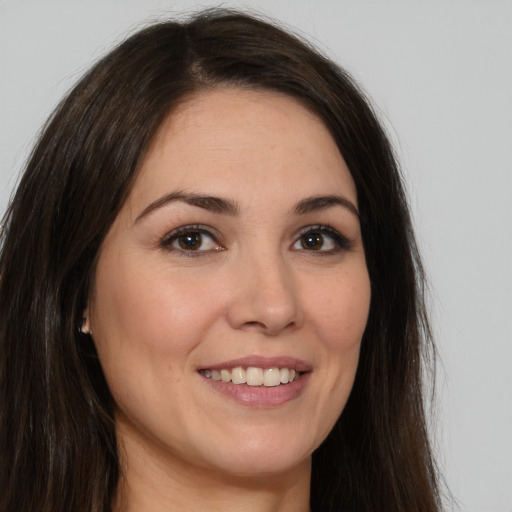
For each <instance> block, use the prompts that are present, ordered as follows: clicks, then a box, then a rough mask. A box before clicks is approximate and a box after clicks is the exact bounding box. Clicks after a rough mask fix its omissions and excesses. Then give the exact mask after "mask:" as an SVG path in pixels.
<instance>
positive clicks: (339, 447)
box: [0, 10, 441, 512]
mask: <svg viewBox="0 0 512 512" xmlns="http://www.w3.org/2000/svg"><path fill="white" fill-rule="evenodd" d="M223 86H235V87H240V88H251V89H258V88H263V89H267V90H274V91H280V92H282V93H285V94H288V95H290V96H293V97H295V98H297V99H298V100H299V101H301V102H302V103H303V104H304V105H305V106H306V107H307V108H309V109H311V110H313V111H314V112H315V113H316V114H317V115H318V116H320V118H321V119H323V121H324V122H325V124H326V126H327V127H328V128H329V129H330V131H331V134H332V136H333V138H334V139H335V141H336V143H337V144H338V147H339V149H340V152H341V153H342V155H343V157H344V159H345V161H346V163H347V165H348V167H349V169H350V171H351V173H352V176H353V179H354V181H355V183H356V187H357V192H358V204H359V208H360V218H361V229H362V235H363V242H364V246H365V252H366V258H367V266H368V270H369V274H370V280H371V286H372V299H371V306H370V316H369V320H368V325H367V327H366V331H365V334H364V338H363V342H362V347H361V356H360V363H359V367H358V371H357V376H356V381H355V384H354V388H353V391H352V394H351V396H350V399H349V401H348V403H347V405H346V407H345V410H344V411H343V413H342V415H341V417H340V418H339V420H338V422H337V423H336V425H335V427H334V429H333V430H332V432H331V433H330V435H329V436H328V438H327V439H326V440H325V442H324V443H323V444H322V445H321V446H320V447H319V448H318V449H317V450H316V452H315V453H314V454H313V473H312V488H311V506H312V509H313V510H315V511H321V512H326V511H333V512H334V511H336V512H339V511H341V510H344V511H348V512H350V511H353V512H356V511H357V512H364V511H367V512H370V511H371V512H374V511H376V510H378V511H379V512H406V511H407V512H413V511H414V512H434V511H438V510H440V509H441V505H440V497H439V493H438V477H437V472H436V467H435V464H434V461H433V458H432V455H431V449H430V445H429V440H428V435H427V429H426V425H425V414H424V396H423V391H422V370H424V369H425V366H424V363H425V362H428V358H426V357H425V356H426V355H428V354H432V349H433V346H432V343H431V337H430V331H429V327H428V322H427V317H426V313H425V306H424V300H423V272H422V267H421V262H420V259H419V256H418V253H417V249H416V244H415V242H414V236H413V232H412V229H411V222H410V218H409V213H408V207H407V201H406V198H405V195H404V190H403V185H402V181H401V178H400V173H399V170H398V168H397V164H396V160H395V158H394V155H393V152H392V149H391V146H390V143H389V141H388V139H387V137H386V135H385V133H384V131H383V129H382V128H381V126H380V124H379V122H378V120H377V117H376V116H375V114H374V112H373V110H372V108H371V106H370V104H369V102H368V101H367V100H366V99H365V97H364V95H363V94H362V93H361V91H359V90H358V88H357V87H356V86H355V84H354V82H353V81H352V80H351V79H350V77H349V76H348V75H347V74H346V73H345V72H344V71H343V70H342V69H340V68H339V67H338V66H336V65H335V64H333V63H332V62H331V61H330V60H328V59H327V58H325V57H323V56H322V55H321V54H319V53H318V52H317V51H316V50H314V49H313V48H312V47H311V46H310V45H309V44H308V43H306V42H304V41H302V40H300V39H299V38H298V37H295V36H292V35H290V34H288V33H287V32H284V31H283V30H281V29H279V28H277V27H276V26H275V25H274V24H272V23H268V22H266V21H262V20H261V19H257V18H254V17H250V16H247V15H244V14H240V13H236V12H233V11H225V10H214V11H212V10H209V11H205V12H202V13H200V14H198V15H196V16H194V17H193V18H191V19H190V20H188V21H186V22H173V21H168V22H163V23H158V24H155V25H153V26H150V27H148V28H146V29H144V30H142V31H140V32H138V33H136V34H135V35H133V36H132V37H130V38H129V39H127V40H126V41H125V42H123V43H122V44H121V45H119V46H118V47H117V48H115V49H114V50H113V51H112V52H111V53H110V54H108V55H107V56H106V57H104V58H103V59H102V60H101V61H100V62H99V63H98V64H96V65H95V66H94V67H93V68H92V69H91V70H90V71H89V72H88V73H87V74H86V75H85V76H84V77H83V78H82V79H81V80H80V81H79V82H78V84H77V85H76V86H75V87H74V88H73V90H72V91H71V92H70V94H69V95H68V96H67V97H66V98H65V99H64V100H63V101H62V103H61V104H60V105H59V106H58V108H57V109H56V111H55V113H54V114H53V116H52V117H51V119H50V120H49V121H48V123H47V125H46V127H45V129H44V131H43V132H42V135H41V136H40V139H39V141H38V143H37V145H36V147H35V149H34V150H33V153H32V155H31V157H30V159H29V161H28V164H27V166H26V169H25V172H24V174H23V176H22V178H21V181H20V183H19V186H18V188H17V191H16V193H15V195H14V197H13V199H12V201H11V203H10V206H9V208H8V210H7V213H6V214H5V217H4V226H5V229H4V232H3V234H2V248H1V259H0V275H1V279H0V449H1V454H2V455H1V463H0V511H1V512H13V511H21V510H22V511H24V512H36V511H37V512H69V511H71V510H72V511H74V512H100V511H101V512H107V511H109V510H110V504H111V502H112V498H113V496H114V494H115V491H116V486H117V483H118V479H119V473H120V469H119V460H118V453H117V445H116V436H115V423H114V418H113V400H112V397H111V394H110V392H109V390H108V386H107V383H106V382H105V378H104V376H103V372H102V370H101V366H100V364H99V362H98V358H97V355H96V351H95V348H94V344H93V342H92V340H91V338H90V337H89V336H87V335H84V334H81V333H80V332H79V330H78V326H79V325H80V321H81V319H80V316H81V312H82V311H83V308H84V306H85V304H86V300H87V297H88V293H89V290H90V286H91V283H92V281H93V278H94V270H95V265H94V263H95V258H96V256H97V254H98V250H99V248H100V246H101V243H102V241H103V239H104V237H105V234H106V233H107V231H108V229H109V227H110V225H111V224H112V222H113V220H114V219H115V217H116V215H117V213H118V211H119V209H120V208H121V206H122V204H123V201H124V199H125V198H126V196H127V194H128V192H129V190H130V187H131V184H132V183H133V181H134V178H135V176H136V174H137V171H138V169H139V166H140V163H141V160H142V158H143V157H144V154H145V152H146V150H147V148H148V146H149V144H150V143H151V141H152V138H153V136H154V134H155V132H156V130H157V129H158V127H159V126H160V125H161V123H162V121H163V120H164V119H165V118H166V116H168V115H169V114H171V115H172V110H173V109H174V108H175V107H176V106H177V105H178V104H179V103H180V102H182V101H183V100H184V99H185V97H186V96H188V95H190V94H193V93H195V92H197V91H200V90H202V89H205V88H212V87H223Z"/></svg>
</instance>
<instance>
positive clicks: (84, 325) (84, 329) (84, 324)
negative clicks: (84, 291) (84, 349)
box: [78, 317, 92, 336]
mask: <svg viewBox="0 0 512 512" xmlns="http://www.w3.org/2000/svg"><path fill="white" fill-rule="evenodd" d="M78 332H81V333H82V334H89V335H91V336H92V329H91V328H90V327H89V323H88V321H87V318H85V317H83V318H82V320H81V321H80V326H79V327H78Z"/></svg>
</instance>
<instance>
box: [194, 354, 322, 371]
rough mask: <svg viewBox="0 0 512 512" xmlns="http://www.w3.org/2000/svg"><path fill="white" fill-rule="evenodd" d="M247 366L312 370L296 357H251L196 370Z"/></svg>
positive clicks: (307, 364)
mask: <svg viewBox="0 0 512 512" xmlns="http://www.w3.org/2000/svg"><path fill="white" fill-rule="evenodd" d="M249 366H252V367H255V368H263V369H267V368H290V369H295V370H297V371H299V372H310V371H311V370H312V369H313V367H312V366H311V364H309V363H307V362H306V361H303V360H301V359H297V358H296V357H289V356H279V357H264V356H257V355H251V356H246V357H240V358H237V359H231V360H229V361H223V362H222V363H214V364H211V365H205V366H201V367H200V368H198V370H222V369H223V368H225V369H228V368H237V367H242V368H248V367H249Z"/></svg>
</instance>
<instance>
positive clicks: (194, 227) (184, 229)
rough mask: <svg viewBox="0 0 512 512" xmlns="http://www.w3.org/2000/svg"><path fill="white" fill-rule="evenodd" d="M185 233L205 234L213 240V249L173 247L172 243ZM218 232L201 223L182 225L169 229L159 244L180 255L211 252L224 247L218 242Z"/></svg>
mask: <svg viewBox="0 0 512 512" xmlns="http://www.w3.org/2000/svg"><path fill="white" fill-rule="evenodd" d="M187 233H199V234H200V235H206V236H208V237H210V238H211V239H212V241H213V242H215V244H216V245H217V247H216V248H215V249H206V250H204V249H203V250H201V249H198V250H192V249H191V250H187V249H182V248H178V247H173V246H172V243H173V242H174V241H175V240H176V239H178V238H179V237H180V236H182V235H186V234H187ZM219 238H220V237H219V234H218V233H217V231H216V230H215V229H213V228H212V227H210V226H205V225H203V224H188V225H184V226H180V227H178V228H175V229H173V230H171V231H169V232H168V233H167V234H166V235H165V236H164V237H163V238H162V240H161V242H160V246H161V247H163V248H164V249H165V250H166V251H169V252H176V253H180V254H181V255H186V256H193V257H196V256H203V255H205V254H209V253H211V252H215V251H218V250H224V247H223V246H222V244H221V243H220V242H219Z"/></svg>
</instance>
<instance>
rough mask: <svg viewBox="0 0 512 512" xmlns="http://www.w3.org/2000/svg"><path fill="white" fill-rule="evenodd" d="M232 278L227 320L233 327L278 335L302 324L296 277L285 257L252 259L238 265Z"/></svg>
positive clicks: (268, 256)
mask: <svg viewBox="0 0 512 512" xmlns="http://www.w3.org/2000/svg"><path fill="white" fill-rule="evenodd" d="M232 278H233V290H234V293H233V298H232V300H231V302H230V304H229V309H228V321H229V323H230V324H231V326H232V327H233V328H235V329H241V330H244V331H254V332H260V333H262V334H265V335H267V336H276V335H278V334H280V333H282V332H283V331H290V330H294V329H297V328H299V327H300V326H301V325H302V322H303V310H302V307H301V301H300V298H299V296H298V293H297V291H298V290H297V283H296V277H295V275H294V272H293V269H292V268H290V266H289V264H287V262H286V261H284V258H282V257H279V256H277V255H275V256H270V255H268V254H267V255H261V256H260V257H258V258H251V259H249V260H246V261H244V262H241V263H240V265H238V266H237V269H236V271H235V272H234V273H233V275H232Z"/></svg>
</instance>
